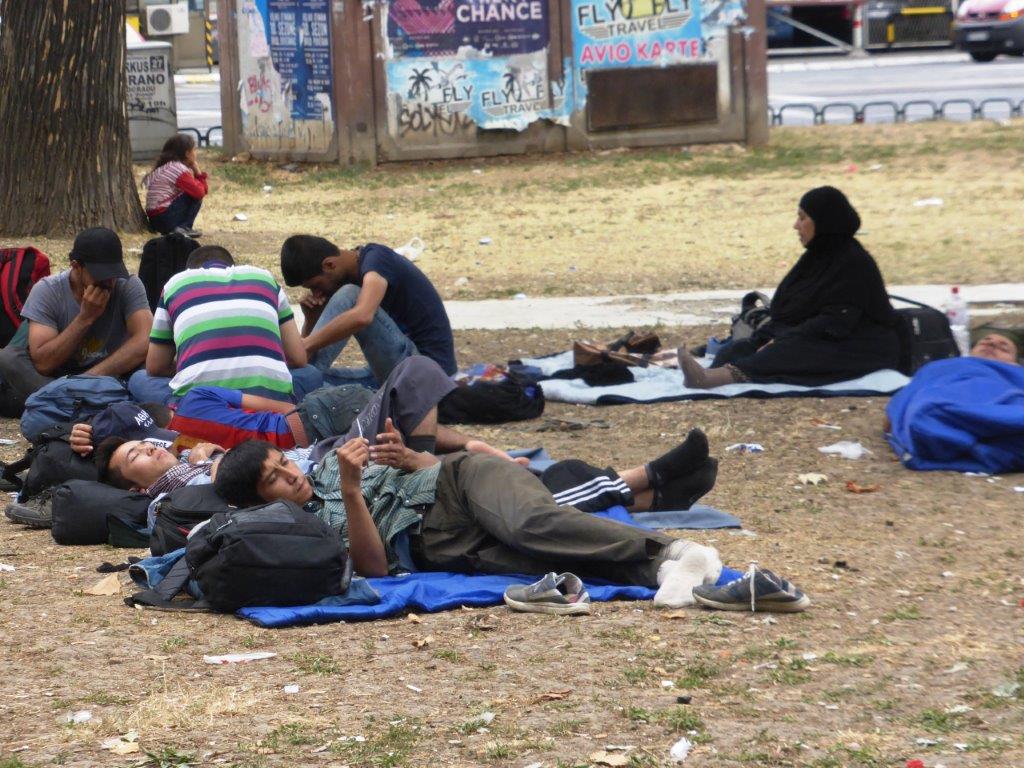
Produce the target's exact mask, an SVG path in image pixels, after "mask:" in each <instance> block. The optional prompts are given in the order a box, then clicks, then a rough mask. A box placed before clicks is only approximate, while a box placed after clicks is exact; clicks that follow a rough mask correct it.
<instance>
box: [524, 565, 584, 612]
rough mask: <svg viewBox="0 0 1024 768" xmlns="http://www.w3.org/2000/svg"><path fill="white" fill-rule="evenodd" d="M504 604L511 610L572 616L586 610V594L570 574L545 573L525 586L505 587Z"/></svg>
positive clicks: (581, 585) (579, 583)
mask: <svg viewBox="0 0 1024 768" xmlns="http://www.w3.org/2000/svg"><path fill="white" fill-rule="evenodd" d="M505 605H507V606H508V607H509V608H511V609H512V610H513V611H525V612H529V613H557V614H563V615H575V614H578V613H590V595H588V594H587V591H586V590H585V589H584V588H583V582H582V581H580V579H579V577H578V576H574V575H573V574H571V573H561V574H557V575H556V574H554V573H549V574H548V575H547V576H545V577H544V578H543V579H541V580H540V581H538V582H535V583H533V584H530V585H528V586H525V587H509V588H508V589H506V590H505Z"/></svg>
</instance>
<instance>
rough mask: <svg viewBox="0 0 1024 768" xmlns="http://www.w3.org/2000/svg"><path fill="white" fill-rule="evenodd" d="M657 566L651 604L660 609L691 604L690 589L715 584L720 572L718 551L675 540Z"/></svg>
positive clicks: (691, 591)
mask: <svg viewBox="0 0 1024 768" xmlns="http://www.w3.org/2000/svg"><path fill="white" fill-rule="evenodd" d="M666 556H667V558H668V559H666V560H665V561H664V562H663V563H662V564H661V565H660V566H659V567H658V591H657V593H655V595H654V604H655V605H657V606H659V607H663V608H682V607H684V606H687V605H693V604H694V603H696V600H695V599H694V597H693V588H694V587H697V586H700V585H701V584H714V583H715V582H716V581H718V577H719V575H720V574H721V573H722V560H721V558H719V556H718V550H717V549H715V548H714V547H706V546H704V545H702V544H697V543H696V542H693V541H675V542H672V544H671V545H670V546H669V550H668V552H667V553H666Z"/></svg>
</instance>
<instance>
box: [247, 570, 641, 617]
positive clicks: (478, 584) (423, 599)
mask: <svg viewBox="0 0 1024 768" xmlns="http://www.w3.org/2000/svg"><path fill="white" fill-rule="evenodd" d="M536 580H537V577H536V576H486V575H479V574H473V575H468V574H465V573H445V572H435V571H430V572H423V573H409V574H406V575H405V576H386V577H384V578H381V579H367V580H366V581H367V582H368V583H369V585H370V586H371V587H373V589H374V590H376V591H377V593H378V594H379V595H380V602H379V603H375V604H372V605H366V604H363V605H359V604H357V605H324V604H320V603H318V604H316V605H302V606H298V607H296V608H243V609H242V610H240V611H238V614H237V615H238V616H240V617H241V618H243V619H248V620H249V621H251V622H253V623H254V624H259V625H260V626H261V627H274V628H277V627H291V626H295V625H298V624H326V623H329V622H332V621H367V620H370V619H383V618H386V617H388V616H394V615H395V614H399V613H404V612H406V611H421V612H423V613H434V612H436V611H447V610H450V609H452V608H458V607H459V606H462V605H466V606H471V607H480V606H487V605H498V604H499V603H501V602H502V595H504V594H505V589H506V587H508V586H509V585H511V584H532V583H533V582H535V581H536ZM587 590H588V591H589V592H590V599H591V600H600V601H604V600H616V599H621V600H650V599H651V598H652V597H654V590H653V589H648V588H647V587H623V586H615V585H597V584H591V583H589V582H588V583H587Z"/></svg>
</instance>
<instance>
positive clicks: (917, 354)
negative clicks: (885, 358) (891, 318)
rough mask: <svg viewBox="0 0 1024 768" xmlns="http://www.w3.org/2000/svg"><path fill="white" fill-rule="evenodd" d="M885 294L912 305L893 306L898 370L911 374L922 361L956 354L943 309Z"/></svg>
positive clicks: (956, 355)
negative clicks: (896, 307)
mask: <svg viewBox="0 0 1024 768" xmlns="http://www.w3.org/2000/svg"><path fill="white" fill-rule="evenodd" d="M889 298H890V299H895V300H896V301H902V302H904V303H905V304H912V305H913V306H911V307H907V308H905V309H897V310H896V314H897V315H898V316H899V318H900V320H899V325H898V326H897V328H896V333H897V334H898V335H899V337H900V362H899V371H900V373H903V374H906V375H907V376H913V375H914V372H915V371H916V370H917V369H918V368H920V367H921V366H922V365H924V364H925V363H930V362H932V361H933V360H945V359H946V358H948V357H959V356H960V350H959V349H958V348H957V345H956V340H955V339H954V338H953V331H952V330H951V329H950V327H949V318H947V317H946V313H945V312H940V311H939V310H937V309H935V308H934V307H929V306H928V305H927V304H922V303H921V302H919V301H913V300H912V299H906V298H904V297H902V296H891V295H890V296H889Z"/></svg>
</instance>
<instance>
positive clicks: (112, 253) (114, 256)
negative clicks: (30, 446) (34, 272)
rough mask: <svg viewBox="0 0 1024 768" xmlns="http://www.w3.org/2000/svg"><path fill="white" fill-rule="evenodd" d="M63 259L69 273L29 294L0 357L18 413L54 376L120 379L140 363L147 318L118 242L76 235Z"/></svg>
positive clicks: (96, 233) (107, 234)
mask: <svg viewBox="0 0 1024 768" xmlns="http://www.w3.org/2000/svg"><path fill="white" fill-rule="evenodd" d="M68 258H69V259H70V261H71V268H70V269H68V270H65V271H64V272H61V273H60V274H59V275H53V276H51V277H45V278H43V279H42V280H40V281H39V282H38V283H36V285H35V286H34V287H33V288H32V292H31V293H29V296H28V299H27V300H26V301H25V306H24V308H23V309H22V311H21V315H22V317H23V318H25V319H26V320H28V322H27V323H23V324H22V326H21V329H19V332H18V334H16V335H15V337H14V339H12V340H11V343H10V344H9V345H8V346H7V347H6V348H5V349H3V350H2V351H0V376H2V377H3V378H4V379H5V380H6V381H7V384H8V387H9V391H10V397H11V398H12V399H15V400H16V401H17V404H18V406H20V407H24V401H25V398H27V397H28V396H29V395H31V394H32V393H33V392H35V391H36V390H38V389H40V388H41V387H43V386H45V385H46V384H48V383H49V382H50V381H52V380H53V379H55V378H57V377H59V376H65V375H69V374H81V373H87V374H93V375H96V376H117V377H123V376H126V375H127V374H129V373H131V372H132V371H134V370H135V369H136V368H138V367H139V366H141V365H142V364H143V363H144V362H145V359H146V349H147V347H148V345H149V330H150V327H151V326H152V325H153V314H152V312H150V310H149V303H148V301H147V300H146V289H145V288H144V287H143V285H142V282H141V281H140V280H139V278H138V277H135V276H131V275H129V274H128V270H127V269H126V268H125V265H124V256H123V253H122V249H121V240H120V239H119V238H118V236H117V235H116V234H115V233H114V232H112V231H111V230H109V229H107V228H106V227H93V228H91V229H86V230H83V231H82V232H80V233H79V234H78V237H76V238H75V244H74V246H73V247H72V250H71V253H70V254H69V257H68ZM26 326H27V334H26V332H25V331H24V330H22V329H25V328H26ZM26 335H27V345H26Z"/></svg>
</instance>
